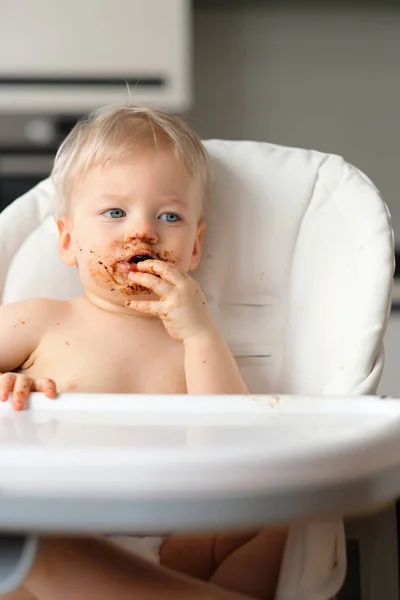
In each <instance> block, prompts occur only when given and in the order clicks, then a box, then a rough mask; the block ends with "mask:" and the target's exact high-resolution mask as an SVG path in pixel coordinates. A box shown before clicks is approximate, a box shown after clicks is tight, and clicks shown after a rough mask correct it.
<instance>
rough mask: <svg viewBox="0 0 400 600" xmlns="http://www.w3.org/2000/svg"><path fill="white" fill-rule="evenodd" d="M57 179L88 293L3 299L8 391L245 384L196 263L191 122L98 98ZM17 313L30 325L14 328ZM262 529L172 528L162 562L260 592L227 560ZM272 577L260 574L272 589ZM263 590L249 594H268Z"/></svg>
mask: <svg viewBox="0 0 400 600" xmlns="http://www.w3.org/2000/svg"><path fill="white" fill-rule="evenodd" d="M52 177H53V180H54V183H55V186H56V191H57V199H58V215H57V226H58V231H59V243H58V247H59V255H60V257H61V260H62V261H64V263H65V264H67V265H70V266H76V267H77V268H78V271H79V277H80V281H81V283H82V286H83V289H84V295H83V296H81V297H78V298H74V299H72V300H69V301H57V300H51V299H37V300H29V301H25V302H19V303H15V304H10V305H7V306H3V307H1V309H0V310H1V315H0V336H1V339H6V340H7V344H3V345H2V347H0V372H1V375H0V399H1V400H2V401H6V400H7V399H8V398H9V396H10V395H11V397H12V405H13V407H14V408H15V409H16V410H22V409H23V408H24V406H25V404H26V401H27V399H28V396H29V393H30V392H31V391H33V390H34V391H40V392H43V393H44V394H45V395H46V396H47V397H48V398H55V397H56V395H57V393H62V392H71V391H77V392H104V393H148V394H160V393H162V394H186V393H189V394H245V393H247V390H246V386H245V384H244V382H243V380H242V377H241V375H240V373H239V370H238V368H237V366H236V363H235V360H234V358H233V356H232V354H231V352H230V350H229V348H228V346H227V344H226V343H225V341H224V339H223V338H222V337H221V335H220V333H219V331H218V329H217V327H216V325H215V324H214V322H213V320H212V318H211V316H210V313H209V310H208V307H207V302H206V299H205V297H204V295H203V293H202V290H201V289H200V287H199V285H198V284H197V283H196V281H195V280H194V279H193V278H192V277H191V276H190V275H189V273H190V272H191V271H193V270H194V269H195V268H196V267H197V265H198V264H199V261H200V257H201V249H202V242H203V236H204V232H205V229H206V225H205V221H204V213H205V208H206V203H207V200H208V199H209V197H210V195H211V186H212V174H211V167H210V160H209V157H208V155H207V152H206V150H205V148H204V147H203V145H202V143H201V142H200V140H199V139H198V137H197V136H196V135H195V133H194V132H193V131H192V130H191V129H190V128H189V127H188V126H187V125H186V124H185V123H184V122H183V121H182V120H180V119H178V118H176V117H174V116H172V115H169V114H166V113H163V112H161V111H157V110H151V109H146V108H136V107H132V106H122V107H111V108H106V109H102V110H100V111H97V112H95V113H93V114H92V115H91V116H90V117H89V118H87V119H85V120H82V121H80V122H79V123H78V124H77V125H76V126H75V128H74V129H73V130H72V131H71V133H70V134H69V135H68V137H67V138H66V139H65V141H64V142H63V143H62V145H61V147H60V149H59V151H58V153H57V156H56V159H55V163H54V169H53V173H52ZM21 322H23V323H24V327H15V324H16V323H21ZM259 535H260V533H258V532H246V533H244V534H243V533H241V534H240V535H239V534H237V535H234V534H232V535H226V536H223V535H222V534H220V535H218V536H170V537H169V538H168V539H167V540H166V541H165V542H164V544H163V546H162V550H161V562H162V563H163V564H165V565H167V566H169V567H172V568H174V569H175V570H177V571H180V572H184V573H186V574H188V575H192V576H196V577H198V578H200V579H203V580H209V581H213V582H215V583H216V584H217V585H221V586H222V587H224V585H225V583H226V587H231V589H237V590H240V591H241V592H243V593H253V592H254V589H253V588H252V587H251V586H250V589H243V588H246V585H245V584H244V583H243V582H244V581H247V580H248V573H249V572H248V569H249V566H248V560H246V558H245V559H244V563H243V565H244V566H243V569H242V570H243V577H242V576H241V575H240V561H237V560H236V562H235V561H234V569H233V572H232V573H230V574H229V572H228V571H229V569H228V570H227V569H226V568H223V567H224V565H226V564H228V563H227V561H229V558H232V557H234V555H235V553H237V552H239V553H240V550H241V548H242V547H243V546H244V545H246V544H247V545H248V544H249V543H251V541H252V540H257V539H258V536H259ZM263 535H264V537H265V531H264V532H263ZM267 537H268V536H267ZM282 539H283V538H282V535H278V538H277V537H276V532H273V533H271V536H270V537H269V538H268V544H267V546H268V554H269V555H272V554H274V551H273V549H274V548H275V549H276V552H275V554H274V556H275V563H277V564H278V563H279V561H280V556H281V554H282V551H283V546H284V544H283V542H282ZM218 548H219V550H218ZM271 550H272V554H271ZM242 553H243V552H242ZM243 555H244V556H245V555H246V553H245V552H244V553H243ZM265 560H266V559H265ZM265 566H266V562H265V561H264V567H263V574H264V568H265ZM221 569H222V571H221ZM275 571H276V568H275ZM218 573H220V576H218ZM221 573H222V575H221ZM72 576H73V575H72ZM265 579H266V581H267V580H268V577H265ZM272 579H274V582H273V584H267V583H265V585H270V586H272V587H274V585H275V583H276V576H275V575H274V577H273V578H272ZM231 582H233V583H231ZM253 587H254V586H253ZM264 587H265V586H264ZM260 589H261V588H260ZM257 590H258V588H257ZM261 593H262V595H259V596H254V597H260V598H261V597H263V598H266V597H269V594H270V592H269V591H266V588H265V589H263V590H262V592H261V591H260V594H261ZM271 593H272V592H271ZM267 594H268V596H267ZM96 597H97V596H96ZM150 597H152V596H149V598H150ZM169 597H171V598H172V597H175V596H173V595H171V596H169ZM186 597H187V598H189V597H190V596H186ZM143 598H147V596H143ZM116 600H117V596H116Z"/></svg>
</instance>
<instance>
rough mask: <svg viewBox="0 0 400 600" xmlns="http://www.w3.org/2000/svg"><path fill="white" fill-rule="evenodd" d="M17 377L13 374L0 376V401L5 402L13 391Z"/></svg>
mask: <svg viewBox="0 0 400 600" xmlns="http://www.w3.org/2000/svg"><path fill="white" fill-rule="evenodd" d="M16 378H17V376H16V374H15V373H4V374H3V375H1V376H0V400H1V402H5V401H6V400H8V396H9V395H10V394H11V392H12V391H13V389H14V383H15V380H16Z"/></svg>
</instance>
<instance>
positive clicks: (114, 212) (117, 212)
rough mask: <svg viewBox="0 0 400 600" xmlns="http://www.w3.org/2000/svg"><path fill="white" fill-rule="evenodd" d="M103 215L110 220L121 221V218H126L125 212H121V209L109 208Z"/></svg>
mask: <svg viewBox="0 0 400 600" xmlns="http://www.w3.org/2000/svg"><path fill="white" fill-rule="evenodd" d="M103 215H104V216H105V217H109V218H110V219H122V218H123V217H126V212H125V211H124V210H122V208H110V210H106V211H105V212H104V213H103Z"/></svg>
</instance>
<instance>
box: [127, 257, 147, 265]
mask: <svg viewBox="0 0 400 600" xmlns="http://www.w3.org/2000/svg"><path fill="white" fill-rule="evenodd" d="M151 259H152V256H150V254H135V255H134V256H132V257H131V259H130V260H129V261H128V262H129V264H131V265H137V263H140V262H142V261H144V260H151Z"/></svg>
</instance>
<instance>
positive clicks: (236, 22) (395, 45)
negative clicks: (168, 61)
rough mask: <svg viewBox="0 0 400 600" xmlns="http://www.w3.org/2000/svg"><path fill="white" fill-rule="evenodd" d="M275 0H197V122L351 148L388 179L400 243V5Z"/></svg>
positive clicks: (380, 181) (206, 127) (224, 130)
mask: <svg viewBox="0 0 400 600" xmlns="http://www.w3.org/2000/svg"><path fill="white" fill-rule="evenodd" d="M215 4H217V8H215ZM213 6H214V8H213ZM269 6H270V4H269V3H268V2H266V1H265V2H264V3H258V4H257V3H255V4H253V3H252V2H249V3H247V4H246V5H245V4H244V3H241V4H240V3H239V5H237V4H235V3H233V4H232V3H229V2H225V3H221V2H220V3H214V4H213V3H212V2H208V3H207V2H201V1H199V2H197V3H196V5H195V7H196V8H195V17H194V54H195V68H194V94H195V106H194V108H193V110H192V112H191V113H190V120H191V122H192V124H193V125H194V126H195V127H196V128H197V130H198V131H199V132H200V133H201V134H202V136H203V137H206V138H207V137H222V138H229V139H235V138H251V139H256V140H268V141H273V142H276V143H281V144H287V145H294V146H302V147H309V148H316V149H319V150H323V151H328V152H336V153H339V154H342V155H344V156H345V158H346V159H347V160H349V161H350V162H353V163H354V164H356V165H357V166H358V167H359V168H361V169H362V170H364V171H365V172H366V173H367V174H368V175H369V176H370V177H371V178H372V179H373V180H374V182H375V183H376V185H377V186H378V187H379V188H380V190H381V192H382V194H383V197H384V199H385V200H386V202H387V203H388V204H389V207H390V210H391V212H392V216H393V223H394V228H395V231H396V235H397V240H398V245H399V246H400V193H399V191H398V188H399V185H398V173H399V171H400V6H399V7H398V8H397V9H396V7H394V6H392V7H390V6H387V5H386V7H385V6H383V5H381V6H380V7H379V5H378V7H377V8H372V7H369V8H366V7H364V8H363V7H362V6H359V7H357V8H353V9H349V8H346V7H343V6H342V5H340V4H337V5H334V6H333V7H330V8H318V7H310V6H308V7H304V6H303V7H302V8H296V6H295V5H292V6H289V7H287V8H282V7H281V8H279V7H278V6H277V4H275V5H274V6H273V7H269ZM280 6H282V5H281V4H280Z"/></svg>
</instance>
